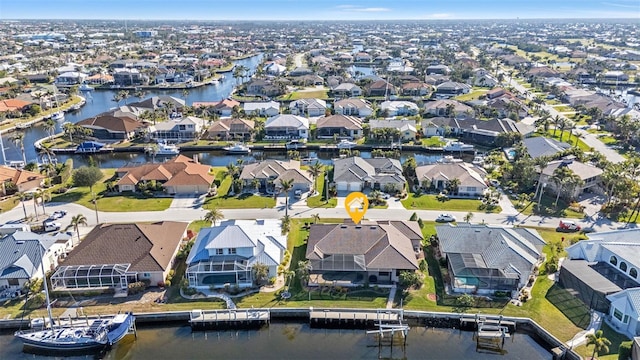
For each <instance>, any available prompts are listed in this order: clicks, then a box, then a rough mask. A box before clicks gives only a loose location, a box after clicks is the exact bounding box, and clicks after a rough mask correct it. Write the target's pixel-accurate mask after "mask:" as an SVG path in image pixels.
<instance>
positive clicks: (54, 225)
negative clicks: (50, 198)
mask: <svg viewBox="0 0 640 360" xmlns="http://www.w3.org/2000/svg"><path fill="white" fill-rule="evenodd" d="M42 225H43V227H44V231H47V232H49V231H60V229H61V228H62V224H60V223H59V222H55V221H50V220H47V221H45V222H44V223H43V224H42Z"/></svg>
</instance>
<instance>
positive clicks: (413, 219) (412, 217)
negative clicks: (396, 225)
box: [409, 212, 418, 221]
mask: <svg viewBox="0 0 640 360" xmlns="http://www.w3.org/2000/svg"><path fill="white" fill-rule="evenodd" d="M409 221H418V214H416V213H415V212H414V213H413V214H411V217H410V218H409Z"/></svg>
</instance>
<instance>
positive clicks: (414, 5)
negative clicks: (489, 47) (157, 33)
mask: <svg viewBox="0 0 640 360" xmlns="http://www.w3.org/2000/svg"><path fill="white" fill-rule="evenodd" d="M517 18H520V19H532V18H639V19H640V0H172V1H168V0H20V1H16V0H0V19H132V20H133V19H142V20H400V19H409V20H445V19H517Z"/></svg>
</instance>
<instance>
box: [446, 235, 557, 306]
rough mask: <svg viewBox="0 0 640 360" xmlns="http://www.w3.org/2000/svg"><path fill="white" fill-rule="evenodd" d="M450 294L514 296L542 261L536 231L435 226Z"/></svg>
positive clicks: (538, 237) (540, 240) (542, 242)
mask: <svg viewBox="0 0 640 360" xmlns="http://www.w3.org/2000/svg"><path fill="white" fill-rule="evenodd" d="M436 233H437V236H438V248H439V251H440V254H441V255H442V256H443V257H444V258H445V259H446V260H447V267H448V269H449V274H450V275H449V276H450V278H451V284H450V285H451V288H452V290H453V291H454V292H463V293H478V294H493V293H494V292H496V291H503V292H518V291H519V290H520V289H522V288H523V287H524V286H525V285H527V283H528V282H529V279H530V277H532V276H534V271H535V270H534V268H535V267H536V266H539V265H540V264H541V262H542V260H543V252H542V247H543V246H544V245H545V242H544V240H543V239H542V237H540V234H538V232H537V231H536V230H533V229H527V228H517V227H515V228H514V227H506V226H500V225H485V224H475V225H473V224H468V225H464V226H454V225H451V224H447V225H441V226H436Z"/></svg>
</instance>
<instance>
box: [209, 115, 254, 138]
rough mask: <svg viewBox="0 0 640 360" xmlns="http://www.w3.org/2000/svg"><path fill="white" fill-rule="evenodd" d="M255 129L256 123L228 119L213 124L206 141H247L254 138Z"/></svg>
mask: <svg viewBox="0 0 640 360" xmlns="http://www.w3.org/2000/svg"><path fill="white" fill-rule="evenodd" d="M254 129H255V121H253V120H245V119H237V118H226V119H220V120H218V121H215V122H213V124H211V126H210V127H209V129H208V130H207V132H206V134H205V135H204V138H205V139H209V140H231V139H242V140H245V141H248V140H251V139H252V138H253V131H254Z"/></svg>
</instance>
